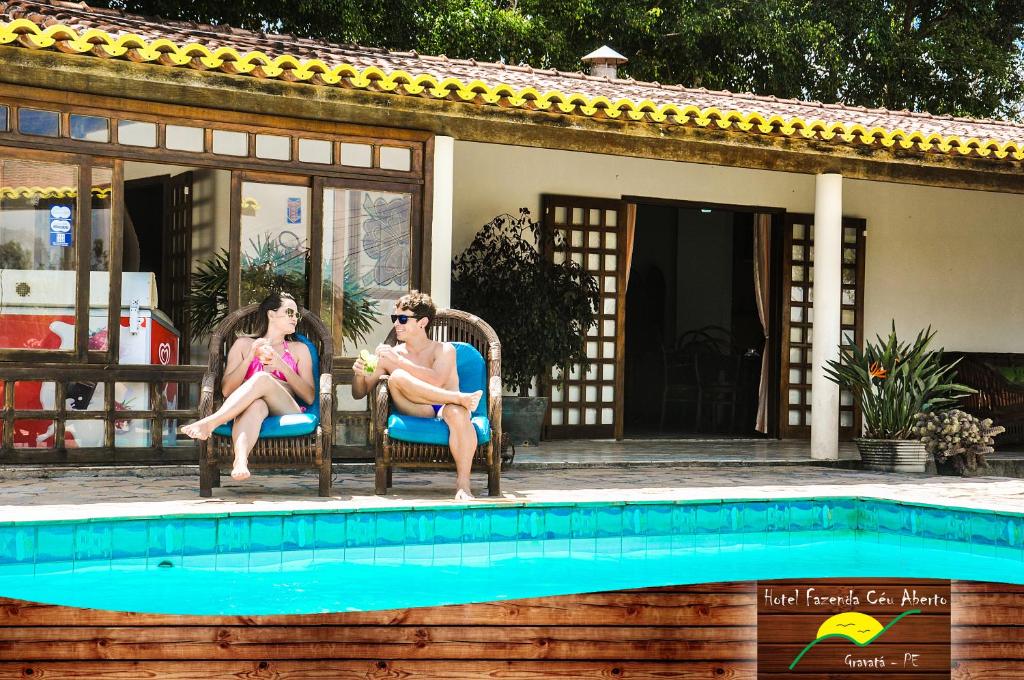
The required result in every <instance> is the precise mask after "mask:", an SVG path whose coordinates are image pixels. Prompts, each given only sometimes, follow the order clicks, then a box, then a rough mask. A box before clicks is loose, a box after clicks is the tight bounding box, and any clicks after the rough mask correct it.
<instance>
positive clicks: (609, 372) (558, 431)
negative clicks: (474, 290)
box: [544, 196, 626, 439]
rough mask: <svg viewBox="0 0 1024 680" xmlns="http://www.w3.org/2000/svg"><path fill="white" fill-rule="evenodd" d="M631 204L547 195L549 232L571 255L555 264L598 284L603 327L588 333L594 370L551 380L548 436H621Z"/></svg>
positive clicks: (559, 375) (557, 258)
mask: <svg viewBox="0 0 1024 680" xmlns="http://www.w3.org/2000/svg"><path fill="white" fill-rule="evenodd" d="M625 225H626V204H625V203H624V202H622V201H618V200H612V199H601V198H584V197H579V196H544V228H545V229H551V230H555V231H556V232H557V233H558V234H560V235H561V237H562V238H563V239H564V241H565V243H566V245H567V250H566V252H564V253H559V252H556V253H553V254H551V257H554V258H555V261H556V262H559V261H562V259H563V258H565V257H569V258H571V259H572V260H573V261H574V262H577V263H579V264H581V265H582V266H583V267H584V268H585V269H586V270H587V271H588V272H590V273H591V274H593V275H594V277H595V278H596V279H597V284H598V288H599V290H600V303H599V309H598V310H597V312H598V322H597V326H596V327H595V328H591V329H590V331H589V332H588V334H587V342H586V350H587V356H588V357H589V358H590V361H591V363H590V366H589V367H588V368H587V370H586V371H582V370H580V367H579V366H573V367H571V368H570V370H568V371H565V372H564V373H559V372H558V371H556V370H552V372H551V373H550V375H549V376H548V379H547V380H546V383H547V384H546V385H545V391H544V393H546V394H547V396H548V400H549V407H548V414H547V416H546V418H545V421H544V423H545V436H546V437H547V438H551V439H557V438H605V437H613V436H618V435H621V432H622V422H621V421H622V385H623V382H622V365H623V348H624V342H625V335H624V333H625V329H624V324H623V319H624V316H623V315H624V309H623V303H624V301H625V290H624V288H625V286H624V278H625V274H624V272H625V268H624V263H623V253H624V252H625V250H624V249H625V242H626V239H625Z"/></svg>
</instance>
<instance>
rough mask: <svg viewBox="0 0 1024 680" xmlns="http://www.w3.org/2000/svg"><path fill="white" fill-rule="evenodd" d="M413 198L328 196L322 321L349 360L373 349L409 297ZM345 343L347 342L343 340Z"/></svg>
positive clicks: (353, 192) (335, 192) (352, 192)
mask: <svg viewBox="0 0 1024 680" xmlns="http://www.w3.org/2000/svg"><path fill="white" fill-rule="evenodd" d="M411 219H412V196H411V195H410V194H402V193H392V192H383V191H366V190H361V189H325V190H324V226H323V229H324V256H323V268H324V285H323V298H322V299H323V302H322V310H323V319H324V322H325V323H327V324H328V325H329V327H331V328H332V330H333V333H334V338H335V347H336V348H337V350H336V351H338V352H339V353H340V354H342V355H344V356H355V354H356V353H357V352H358V351H359V350H360V349H362V348H373V347H376V345H377V344H378V343H380V342H383V340H384V338H386V337H387V334H388V333H389V332H390V330H391V323H390V320H389V319H388V316H387V315H389V314H390V313H391V310H392V308H393V307H394V303H395V301H396V300H397V299H398V298H399V297H401V296H402V295H404V294H405V293H406V292H408V291H409V255H410V253H409V249H410V245H411V241H410V238H409V234H410V229H411ZM339 338H342V340H339Z"/></svg>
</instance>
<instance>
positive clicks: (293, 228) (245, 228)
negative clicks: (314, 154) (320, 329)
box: [241, 182, 310, 307]
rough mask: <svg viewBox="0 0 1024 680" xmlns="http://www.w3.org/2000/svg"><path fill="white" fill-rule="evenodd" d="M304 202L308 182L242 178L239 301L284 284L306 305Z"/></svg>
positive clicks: (306, 201) (245, 301)
mask: <svg viewBox="0 0 1024 680" xmlns="http://www.w3.org/2000/svg"><path fill="white" fill-rule="evenodd" d="M309 205H310V190H309V189H308V188H307V187H297V186H290V185H287V184H261V183H256V182H243V183H242V282H241V297H242V304H243V305H247V304H249V303H251V302H262V301H263V298H265V297H266V296H267V294H268V293H270V291H271V290H285V291H287V292H289V293H291V294H292V295H293V296H295V300H296V301H297V302H298V303H299V305H300V306H303V307H308V306H309V304H308V302H307V299H306V282H307V281H308V274H309Z"/></svg>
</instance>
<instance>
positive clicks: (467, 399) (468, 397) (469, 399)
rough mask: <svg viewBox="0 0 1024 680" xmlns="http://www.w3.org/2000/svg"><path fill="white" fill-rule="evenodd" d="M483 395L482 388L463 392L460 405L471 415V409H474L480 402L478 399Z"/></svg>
mask: <svg viewBox="0 0 1024 680" xmlns="http://www.w3.org/2000/svg"><path fill="white" fill-rule="evenodd" d="M483 396H484V393H483V390H477V391H476V392H463V393H462V397H463V399H462V406H465V407H466V410H467V411H469V413H470V415H472V413H473V411H475V410H476V407H477V406H478V405H479V404H480V399H481V398H482V397H483Z"/></svg>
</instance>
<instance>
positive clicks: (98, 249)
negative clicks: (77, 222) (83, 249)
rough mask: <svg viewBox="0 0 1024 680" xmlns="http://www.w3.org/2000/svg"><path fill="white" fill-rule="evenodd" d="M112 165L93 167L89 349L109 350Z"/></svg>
mask: <svg viewBox="0 0 1024 680" xmlns="http://www.w3.org/2000/svg"><path fill="white" fill-rule="evenodd" d="M112 179H113V178H112V173H111V170H110V168H93V169H92V191H91V199H92V247H90V248H89V271H90V272H91V273H90V274H89V277H90V278H89V349H91V350H106V349H107V347H108V346H109V343H108V339H107V303H108V292H109V290H110V273H109V271H110V205H111V195H110V194H111V190H112V188H111V181H112Z"/></svg>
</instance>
